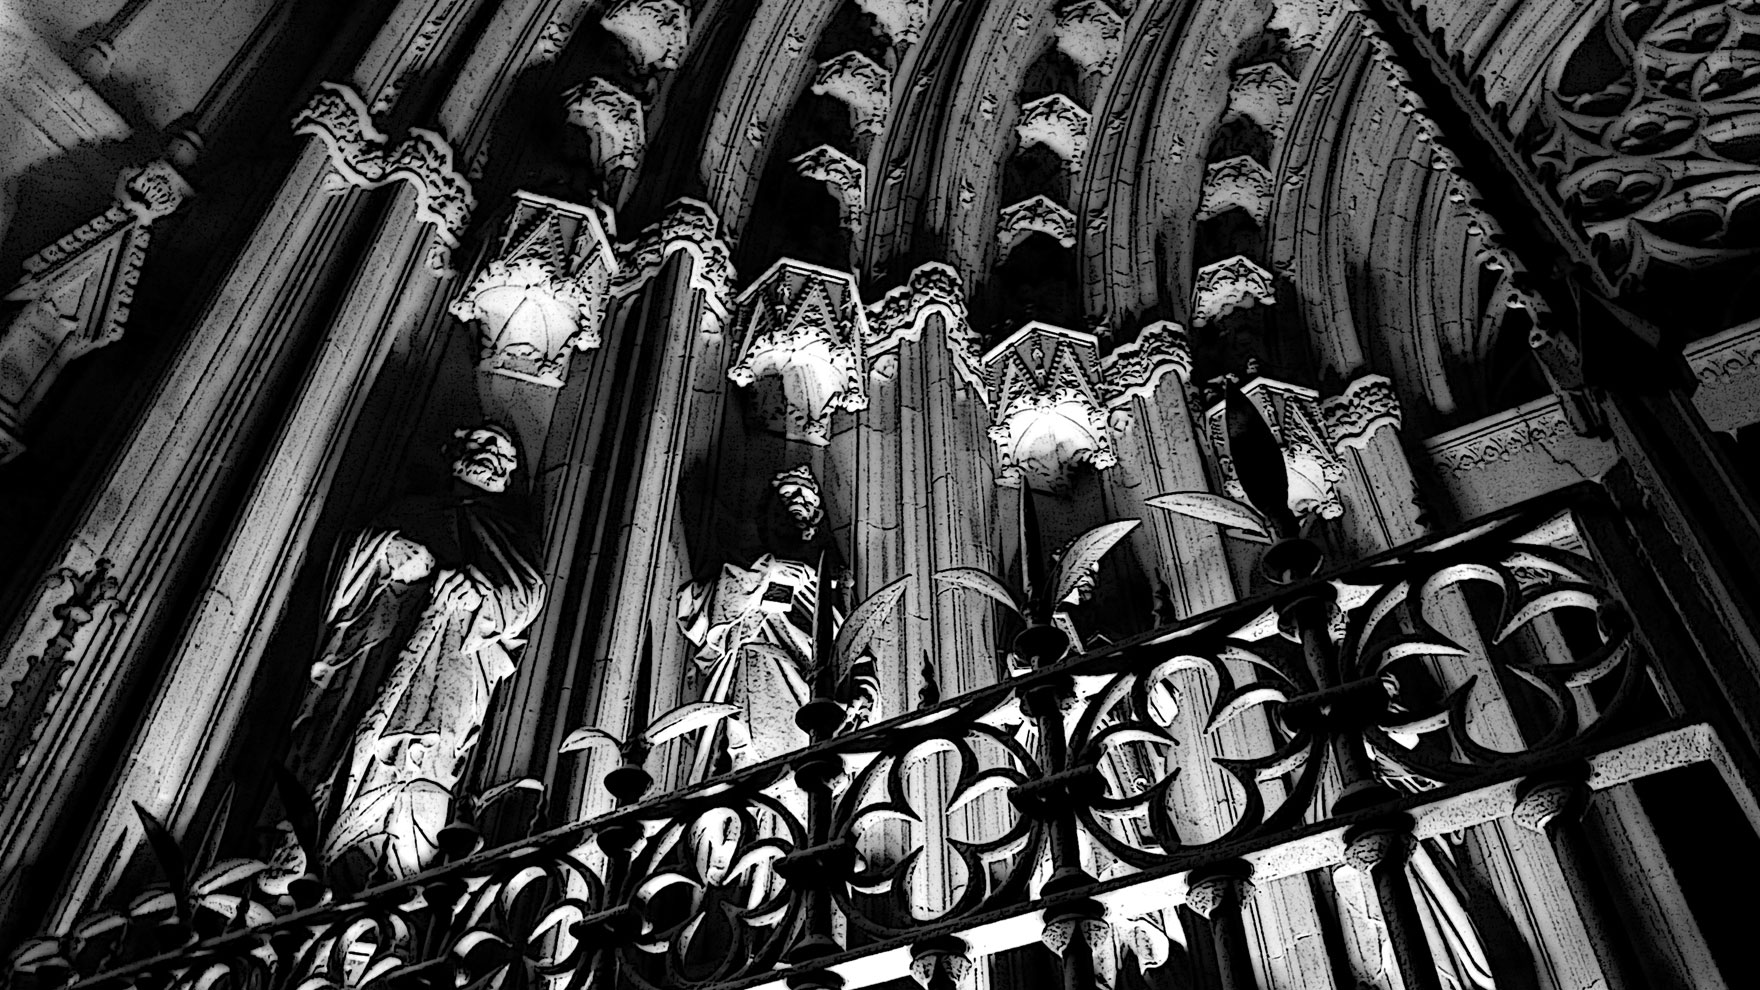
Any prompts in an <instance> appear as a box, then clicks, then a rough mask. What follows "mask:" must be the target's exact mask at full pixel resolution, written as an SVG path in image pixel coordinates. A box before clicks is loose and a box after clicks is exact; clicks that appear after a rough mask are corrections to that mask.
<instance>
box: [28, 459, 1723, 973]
mask: <svg viewBox="0 0 1760 990" xmlns="http://www.w3.org/2000/svg"><path fill="white" fill-rule="evenodd" d="M1606 511H1607V510H1606V509H1605V507H1604V506H1603V505H1602V504H1601V502H1600V499H1599V494H1598V490H1596V489H1594V488H1592V487H1590V486H1583V487H1582V488H1579V489H1575V490H1572V491H1570V492H1566V493H1559V494H1557V495H1555V496H1551V497H1548V498H1545V499H1541V500H1538V501H1536V502H1534V503H1531V504H1528V505H1525V506H1522V507H1519V508H1516V509H1513V510H1511V511H1508V512H1505V513H1502V514H1500V515H1498V516H1495V517H1492V518H1489V519H1487V520H1482V521H1479V522H1477V523H1475V524H1473V525H1471V526H1469V527H1466V528H1465V529H1462V530H1460V531H1457V532H1453V533H1450V534H1447V535H1444V536H1441V537H1438V538H1436V539H1432V540H1429V541H1426V542H1424V543H1421V544H1418V545H1415V546H1412V547H1408V548H1403V549H1400V550H1397V551H1394V552H1390V553H1387V554H1384V555H1381V556H1379V557H1376V558H1373V559H1371V560H1368V561H1364V562H1362V563H1358V564H1354V565H1351V566H1348V567H1344V568H1341V569H1337V570H1334V571H1330V572H1322V561H1321V559H1320V556H1319V554H1318V552H1317V550H1316V549H1315V547H1314V545H1313V544H1312V543H1309V542H1307V541H1305V540H1302V539H1285V540H1283V541H1281V542H1279V543H1276V544H1274V545H1273V546H1272V548H1271V549H1270V550H1269V551H1268V552H1267V559H1266V567H1265V570H1266V572H1267V573H1268V575H1269V576H1270V577H1271V578H1272V579H1273V583H1272V584H1271V586H1270V590H1268V591H1266V592H1265V593H1263V594H1260V595H1257V596H1255V597H1253V598H1250V599H1247V600H1243V601H1240V602H1238V603H1236V604H1233V605H1230V606H1228V607H1225V608H1222V609H1219V610H1216V611H1214V612H1211V613H1209V614H1206V615H1202V616H1198V617H1196V618H1193V619H1191V620H1189V621H1186V622H1183V623H1181V624H1179V625H1177V626H1174V627H1170V628H1164V629H1159V630H1156V631H1154V632H1151V633H1148V634H1145V635H1142V636H1139V637H1137V638H1135V639H1133V640H1130V641H1128V642H1125V643H1122V644H1119V645H1116V646H1110V647H1107V648H1104V649H1101V650H1097V651H1094V652H1092V653H1090V654H1088V655H1086V656H1081V657H1078V658H1074V659H1067V660H1065V659H1063V653H1064V651H1065V649H1066V641H1065V640H1064V639H1063V634H1062V633H1060V632H1058V631H1057V630H1056V629H1055V628H1053V627H1051V626H1048V625H1046V624H1044V623H1043V622H1037V621H1035V622H1032V623H1030V624H1029V625H1028V626H1027V628H1026V631H1025V632H1023V633H1022V635H1021V636H1020V637H1019V638H1017V640H1016V641H1015V642H1016V647H1015V648H1016V651H1017V653H1019V654H1020V655H1021V656H1022V657H1023V658H1024V659H1026V660H1028V661H1031V663H1032V665H1033V669H1032V670H1031V672H1029V673H1026V674H1024V675H1022V676H1020V677H1018V678H1016V679H1014V680H1012V681H1008V682H1005V683H999V684H996V685H993V686H990V687H986V688H981V689H979V690H976V691H972V692H969V693H967V694H965V695H963V696H960V697H957V698H952V699H949V700H946V701H944V702H942V703H940V704H936V705H934V706H932V707H928V708H925V709H922V710H919V711H916V712H913V713H911V714H908V715H904V716H901V717H899V718H894V719H891V720H889V721H886V722H883V723H880V724H877V725H874V726H871V727H868V728H866V729H864V730H862V731H860V732H856V733H852V734H848V735H842V736H834V737H833V736H831V735H830V732H829V729H828V728H827V726H830V725H834V724H835V723H834V722H833V721H832V720H831V719H830V718H823V719H820V718H816V717H815V716H813V715H811V714H810V713H804V714H803V720H802V724H803V727H806V728H808V729H809V731H811V732H812V733H813V739H814V741H813V742H812V744H811V745H810V746H808V747H807V748H806V749H804V750H801V751H800V752H798V753H795V754H793V755H790V756H788V757H786V758H782V759H776V760H772V761H769V762H767V763H763V764H760V765H757V766H752V767H749V768H745V769H742V770H739V771H737V772H735V773H731V774H728V775H724V776H721V777H717V778H714V779H712V780H709V781H706V782H703V783H700V784H697V785H694V786H691V787H688V788H684V789H682V790H678V791H676V792H674V793H668V794H664V795H660V796H656V797H652V798H648V799H645V800H629V799H630V798H633V797H634V796H636V795H637V794H639V793H640V789H641V786H640V785H641V784H642V783H643V781H641V780H637V781H635V786H633V787H624V788H622V789H623V790H624V792H625V793H624V795H623V797H624V799H625V800H626V802H627V803H626V804H624V806H621V807H618V808H617V809H615V810H613V811H611V812H609V813H607V814H604V815H602V816H599V817H596V818H593V819H591V820H586V821H578V822H574V823H571V824H569V825H566V826H564V827H561V828H558V829H554V830H552V831H548V832H545V833H542V834H539V835H535V836H532V837H530V838H527V839H524V840H521V841H518V842H514V843H510V844H507V845H503V846H500V847H498V848H493V849H488V850H484V851H480V852H476V853H473V854H469V855H462V856H459V857H458V858H457V859H455V860H454V861H450V862H447V863H445V864H444V865H441V866H438V867H436V868H433V869H430V870H428V871H427V872H425V873H423V874H421V875H419V876H416V877H413V878H410V879H408V880H404V881H400V882H397V883H393V884H387V885H384V886H379V887H375V888H372V889H368V890H363V891H359V892H356V893H348V894H344V893H340V892H331V893H329V894H325V895H322V896H323V897H324V898H325V899H324V900H323V902H322V903H307V904H305V905H303V906H299V905H296V904H295V903H294V902H293V900H292V899H291V898H290V897H287V896H283V897H281V898H274V897H271V896H269V895H267V894H265V893H263V892H262V891H261V889H260V888H259V886H258V885H257V883H256V878H257V876H258V874H259V873H260V871H261V868H262V865H261V864H257V863H253V862H251V861H247V860H236V861H230V862H228V863H224V864H220V865H219V866H217V867H214V868H213V869H210V870H208V871H207V872H206V873H205V874H203V875H202V876H199V877H197V878H196V879H195V880H193V881H191V882H190V883H188V884H186V885H184V886H183V888H182V889H178V890H165V889H161V890H157V891H149V892H148V893H146V894H143V895H142V896H141V897H139V898H137V899H136V900H135V901H134V902H133V903H132V904H131V905H129V906H127V907H124V908H121V909H117V910H109V911H103V912H99V913H97V914H94V915H92V916H90V917H87V918H85V919H83V920H82V921H81V922H79V923H78V924H77V925H75V926H74V928H73V929H72V930H71V931H70V932H68V933H67V934H66V935H63V936H60V937H57V938H45V939H37V940H33V941H32V942H29V943H27V944H26V945H24V946H23V947H22V948H21V949H19V950H18V951H17V952H16V953H15V954H14V957H13V963H12V976H13V979H14V982H15V985H18V986H21V987H22V986H30V985H34V986H36V987H51V986H64V985H71V986H73V987H75V988H79V990H84V988H93V990H96V988H99V987H103V988H122V987H138V988H142V990H172V988H179V990H181V988H186V987H187V988H191V990H271V988H275V990H280V988H287V990H295V988H297V990H316V988H320V987H333V986H334V987H350V988H353V987H363V988H364V987H385V988H397V987H404V986H411V987H414V986H434V987H449V988H456V987H472V988H474V987H497V988H500V987H524V986H531V985H544V986H556V987H567V988H569V990H574V988H580V987H585V986H589V985H591V986H595V987H611V986H632V987H641V988H648V987H674V988H682V987H690V988H709V987H714V988H728V990H733V988H745V987H760V986H762V987H781V986H783V985H787V986H789V987H792V988H800V987H834V986H843V987H859V986H871V985H875V984H878V983H881V982H885V981H887V980H891V979H896V978H899V977H902V976H905V975H907V974H912V975H915V976H917V977H918V978H919V979H920V980H921V981H922V982H923V983H924V984H925V985H926V986H951V985H952V984H951V982H950V981H952V980H955V979H956V978H957V977H958V976H959V975H960V973H961V972H962V971H963V970H964V969H965V968H967V967H968V966H969V965H970V961H971V959H973V958H975V957H978V956H983V955H989V954H994V953H997V952H1000V951H1004V950H1007V949H1010V948H1013V947H1017V946H1021V945H1025V944H1028V943H1030V942H1032V941H1034V940H1039V939H1043V940H1044V941H1045V942H1046V944H1048V945H1050V946H1051V947H1052V948H1053V949H1054V950H1055V951H1057V952H1058V953H1059V955H1060V957H1061V959H1062V963H1061V965H1062V966H1063V967H1064V971H1065V972H1064V977H1065V981H1066V985H1069V986H1091V985H1093V979H1094V977H1093V967H1094V959H1093V957H1092V956H1091V953H1090V946H1091V945H1094V944H1097V942H1098V941H1099V940H1100V939H1101V937H1102V936H1103V935H1104V933H1105V932H1106V926H1107V925H1108V924H1109V923H1110V924H1113V925H1132V924H1137V925H1144V926H1145V930H1148V928H1151V927H1153V926H1152V925H1148V923H1147V922H1145V921H1144V919H1145V918H1146V917H1148V916H1150V915H1152V914H1153V913H1154V912H1155V911H1158V910H1169V911H1170V910H1172V909H1173V908H1174V907H1175V906H1177V905H1180V904H1186V905H1189V906H1191V907H1192V908H1194V909H1195V910H1198V911H1199V912H1200V913H1203V914H1205V915H1207V916H1208V917H1209V918H1210V920H1211V923H1212V924H1211V928H1212V930H1213V931H1214V933H1215V940H1216V945H1217V953H1218V956H1217V958H1218V959H1219V965H1220V966H1221V967H1222V968H1223V969H1224V971H1225V972H1224V978H1225V982H1226V983H1227V985H1229V986H1247V985H1251V979H1252V977H1251V973H1250V969H1249V967H1248V962H1247V959H1246V942H1245V939H1244V937H1243V933H1242V928H1241V926H1242V925H1243V921H1242V916H1241V911H1240V905H1241V903H1242V902H1243V901H1244V900H1245V899H1246V898H1247V897H1249V896H1250V894H1251V890H1252V886H1253V885H1254V884H1256V883H1257V884H1263V883H1265V882H1267V881H1269V880H1274V879H1276V878H1278V877H1283V876H1289V875H1293V874H1297V873H1302V872H1306V871H1310V870H1315V869H1321V868H1325V867H1329V866H1333V865H1336V864H1339V863H1351V864H1354V865H1357V866H1360V867H1362V868H1363V869H1364V870H1365V871H1366V873H1367V875H1368V877H1369V878H1371V879H1372V880H1373V883H1372V885H1371V886H1372V887H1373V889H1374V892H1375V895H1376V897H1377V898H1378V900H1379V901H1380V906H1381V914H1382V916H1383V917H1384V918H1385V919H1386V923H1387V928H1388V933H1389V938H1390V939H1391V940H1392V941H1393V943H1394V947H1395V950H1396V955H1397V956H1398V960H1399V963H1400V966H1401V968H1402V970H1405V972H1406V977H1407V985H1408V986H1411V987H1434V986H1438V985H1439V984H1438V982H1437V978H1436V971H1435V967H1434V964H1433V961H1432V960H1431V959H1430V956H1429V952H1430V948H1429V946H1428V945H1427V943H1426V942H1425V938H1424V935H1423V932H1422V929H1421V928H1420V927H1419V924H1418V922H1417V921H1416V920H1415V915H1414V913H1413V912H1414V906H1413V893H1412V889H1411V886H1410V883H1409V881H1408V877H1407V873H1406V871H1405V870H1404V869H1403V867H1402V865H1401V864H1402V854H1403V852H1404V851H1406V850H1409V849H1410V848H1411V845H1412V843H1413V842H1415V841H1418V840H1422V839H1425V838H1428V837H1432V836H1437V835H1441V834H1444V833H1450V832H1455V831H1457V830H1460V829H1463V828H1468V827H1471V826H1474V825H1476V824H1480V823H1485V822H1490V821H1494V820H1496V819H1500V818H1504V817H1506V816H1514V817H1515V818H1516V819H1517V820H1518V821H1520V822H1523V823H1525V824H1527V825H1529V826H1530V827H1534V828H1536V829H1540V830H1543V831H1548V832H1557V831H1558V830H1559V829H1560V828H1563V827H1565V825H1566V823H1568V821H1569V817H1570V816H1569V814H1568V813H1569V812H1570V811H1572V810H1573V809H1579V808H1580V807H1581V806H1582V804H1583V803H1584V801H1585V800H1586V797H1587V795H1588V794H1589V793H1590V792H1592V791H1594V790H1597V789H1601V788H1606V787H1610V786H1614V785H1616V784H1619V783H1622V782H1625V781H1628V780H1632V779H1635V778H1637V777H1641V776H1644V775H1647V774H1652V773H1656V772H1660V771H1662V770H1666V769H1670V768H1673V767H1679V766H1685V765H1688V764H1691V763H1695V762H1701V761H1720V759H1721V758H1720V756H1719V754H1720V753H1721V752H1722V746H1723V742H1722V741H1721V740H1720V738H1719V737H1718V734H1717V733H1716V732H1715V731H1713V730H1712V729H1711V728H1709V727H1708V726H1707V725H1706V724H1703V723H1702V722H1699V721H1695V720H1694V719H1695V716H1694V713H1692V712H1682V711H1673V712H1670V711H1668V709H1667V707H1666V706H1660V707H1659V706H1656V705H1645V706H1634V705H1632V701H1633V699H1634V698H1638V697H1640V696H1644V695H1651V696H1652V697H1654V695H1652V692H1653V689H1654V687H1655V686H1657V685H1656V684H1654V683H1653V680H1654V679H1657V678H1660V679H1662V680H1663V681H1666V678H1667V673H1666V672H1665V671H1662V670H1659V669H1658V668H1657V667H1656V666H1655V665H1653V664H1649V663H1647V661H1646V657H1645V651H1644V650H1642V649H1641V648H1640V646H1639V640H1638V637H1637V635H1636V633H1635V631H1634V629H1633V624H1632V622H1631V621H1630V619H1629V618H1628V613H1627V611H1626V610H1625V608H1624V607H1623V606H1622V604H1621V595H1620V594H1619V576H1618V575H1612V576H1610V575H1609V574H1607V573H1604V572H1603V571H1602V569H1601V568H1600V567H1599V566H1598V565H1597V564H1596V562H1595V561H1594V560H1592V559H1591V558H1590V557H1588V556H1587V555H1586V554H1585V553H1584V552H1582V551H1581V550H1580V549H1578V546H1577V544H1576V543H1575V535H1574V534H1575V533H1576V528H1575V527H1574V526H1573V520H1574V519H1577V518H1580V517H1581V514H1582V513H1584V512H1602V513H1605V512H1606ZM1335 606H1336V608H1335ZM1339 613H1342V616H1343V618H1342V619H1341V618H1340V617H1339ZM1030 614H1035V615H1042V613H1030ZM1661 686H1662V687H1664V690H1663V691H1661V692H1660V695H1661V696H1662V697H1664V698H1673V697H1676V696H1677V695H1678V694H1679V692H1675V691H1673V690H1669V689H1667V685H1666V684H1665V683H1664V684H1662V685H1661ZM810 707H811V705H809V708H810ZM1640 708H1642V710H1643V711H1649V712H1657V711H1661V712H1663V713H1664V714H1661V715H1654V716H1653V717H1648V719H1647V720H1646V719H1645V718H1641V717H1640V714H1641V712H1640V710H1639V709H1640ZM821 714H824V713H821ZM623 783H624V784H629V783H630V782H629V781H628V780H627V779H626V780H625V781H624V782H623ZM1199 804H1201V805H1203V806H1205V807H1208V808H1211V809H1213V811H1212V813H1213V814H1214V815H1216V816H1220V819H1218V820H1216V821H1215V822H1214V823H1213V824H1214V827H1213V828H1210V829H1209V830H1208V831H1194V826H1193V823H1192V820H1191V819H1190V817H1189V816H1188V817H1182V814H1181V812H1180V809H1181V808H1182V807H1189V806H1194V805H1199ZM456 848H457V849H458V850H459V851H461V852H462V851H463V850H464V849H466V848H468V843H463V842H461V843H460V844H459V845H458V846H457V847H456ZM317 896H319V894H318V892H317V891H314V890H309V889H308V890H306V891H304V892H303V893H302V894H301V897H302V899H304V900H306V901H310V900H311V899H312V898H313V897H317ZM1230 974H1232V976H1231V975H1230ZM1242 981H1245V982H1242Z"/></svg>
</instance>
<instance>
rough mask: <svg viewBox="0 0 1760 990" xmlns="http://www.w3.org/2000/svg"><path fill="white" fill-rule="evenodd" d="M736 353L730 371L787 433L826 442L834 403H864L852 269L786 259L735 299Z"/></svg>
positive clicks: (863, 357) (861, 318)
mask: <svg viewBox="0 0 1760 990" xmlns="http://www.w3.org/2000/svg"><path fill="white" fill-rule="evenodd" d="M734 326H735V327H736V328H737V330H738V332H739V336H740V345H739V352H738V354H739V356H738V359H737V360H735V362H734V364H733V367H731V368H729V369H728V370H727V377H728V378H729V379H731V380H733V382H734V383H735V384H738V385H740V386H742V387H746V388H750V389H751V390H752V394H753V401H754V404H755V412H756V413H757V418H759V419H761V420H762V421H763V422H764V425H765V427H766V428H767V429H769V430H771V431H772V432H776V433H780V434H782V435H784V436H786V437H787V438H788V439H790V440H799V441H802V442H804V443H810V444H814V445H816V446H823V445H825V444H827V443H829V442H830V433H831V414H832V412H833V410H838V409H841V410H844V411H845V412H856V411H858V410H862V409H866V408H867V407H868V393H867V385H866V379H867V366H868V360H867V338H868V319H867V313H866V311H865V310H864V309H863V307H862V300H861V296H860V294H859V290H858V288H857V286H856V280H855V276H853V275H851V274H849V273H848V272H840V271H834V270H832V269H829V268H822V267H820V266H818V265H812V264H808V263H806V262H803V261H796V260H794V259H792V258H783V259H781V260H779V261H777V262H776V263H775V264H774V265H771V266H770V267H769V268H768V269H767V270H766V271H765V272H764V274H762V275H760V276H758V277H757V278H756V279H754V280H753V281H752V284H751V285H750V286H748V287H747V288H746V290H745V291H744V292H741V293H740V295H739V299H737V300H736V301H735V304H734Z"/></svg>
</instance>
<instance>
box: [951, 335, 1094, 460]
mask: <svg viewBox="0 0 1760 990" xmlns="http://www.w3.org/2000/svg"><path fill="white" fill-rule="evenodd" d="M984 376H985V381H986V383H987V385H988V391H989V394H990V422H991V424H992V425H991V427H990V439H991V440H992V441H994V442H995V444H996V453H997V462H998V463H997V467H998V471H997V475H996V483H997V484H998V485H1001V486H1003V487H1005V488H1015V487H1019V486H1020V485H1021V484H1022V483H1023V482H1025V483H1026V484H1027V485H1028V486H1029V487H1032V488H1037V489H1040V490H1043V491H1050V492H1065V491H1068V490H1069V487H1070V485H1071V483H1072V482H1073V481H1074V479H1075V472H1076V470H1077V468H1079V467H1080V466H1081V465H1083V464H1087V465H1090V466H1092V467H1094V468H1095V469H1105V468H1109V467H1111V466H1112V465H1114V464H1116V463H1117V462H1118V456H1117V454H1116V453H1115V452H1114V450H1113V446H1112V435H1111V433H1110V432H1109V431H1108V430H1107V424H1106V420H1107V413H1106V409H1105V406H1104V405H1103V403H1102V401H1101V392H1102V387H1103V378H1102V373H1101V370H1100V361H1099V341H1097V340H1096V339H1095V338H1094V336H1093V335H1092V334H1087V333H1082V332H1080V331H1076V330H1065V329H1063V328H1062V327H1054V326H1049V325H1047V324H1044V323H1029V324H1027V325H1026V326H1024V327H1022V328H1021V329H1020V330H1018V331H1016V332H1015V333H1013V334H1012V335H1010V336H1009V337H1008V339H1006V340H1004V341H1003V342H1002V343H1000V344H998V345H996V347H995V348H993V349H992V350H991V351H990V353H988V354H986V355H985V356H984Z"/></svg>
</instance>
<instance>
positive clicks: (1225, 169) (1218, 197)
mask: <svg viewBox="0 0 1760 990" xmlns="http://www.w3.org/2000/svg"><path fill="white" fill-rule="evenodd" d="M1234 209H1238V210H1241V211H1243V212H1245V213H1246V214H1247V215H1248V216H1250V217H1252V218H1253V222H1254V223H1257V224H1260V225H1263V224H1264V223H1265V214H1266V212H1267V211H1269V210H1270V209H1271V172H1270V171H1269V170H1268V169H1266V168H1265V166H1263V165H1261V164H1259V163H1258V162H1256V161H1254V160H1253V159H1252V158H1250V157H1248V156H1246V155H1237V156H1235V157H1233V158H1225V159H1223V160H1222V161H1219V162H1211V163H1210V164H1208V165H1206V166H1204V198H1203V200H1202V201H1201V202H1200V203H1199V204H1198V214H1197V219H1198V220H1199V221H1200V222H1202V221H1204V220H1208V219H1210V218H1211V217H1216V216H1221V215H1222V214H1223V213H1226V212H1228V211H1229V210H1234Z"/></svg>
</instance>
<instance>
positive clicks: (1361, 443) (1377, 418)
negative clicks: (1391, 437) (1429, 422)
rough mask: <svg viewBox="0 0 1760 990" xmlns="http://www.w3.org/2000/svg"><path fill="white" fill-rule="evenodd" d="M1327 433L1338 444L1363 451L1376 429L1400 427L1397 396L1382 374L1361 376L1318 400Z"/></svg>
mask: <svg viewBox="0 0 1760 990" xmlns="http://www.w3.org/2000/svg"><path fill="white" fill-rule="evenodd" d="M1320 414H1321V416H1322V417H1324V418H1325V420H1326V432H1327V433H1329V434H1331V435H1332V442H1333V443H1334V444H1335V445H1337V446H1339V447H1355V448H1357V449H1358V450H1362V449H1364V448H1365V447H1367V446H1369V438H1370V437H1372V436H1374V435H1375V431H1377V430H1380V429H1383V428H1387V429H1393V430H1398V429H1399V428H1400V421H1401V420H1400V405H1399V395H1398V394H1396V393H1395V392H1394V390H1393V383H1392V382H1390V381H1388V380H1387V378H1386V377H1385V376H1382V375H1364V376H1363V377H1361V378H1358V379H1357V380H1356V381H1353V382H1351V383H1350V384H1349V385H1347V386H1345V390H1344V394H1343V395H1335V396H1331V397H1329V398H1326V399H1322V400H1321V401H1320Z"/></svg>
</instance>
